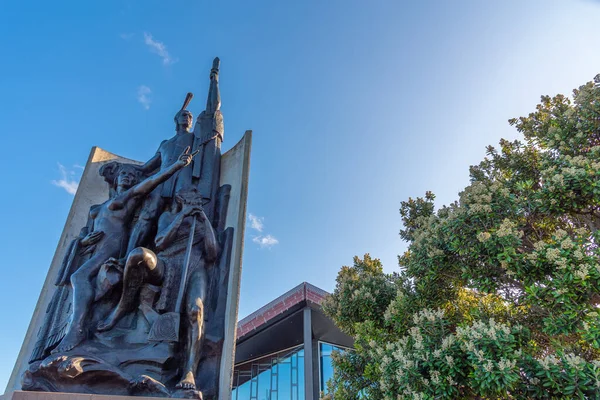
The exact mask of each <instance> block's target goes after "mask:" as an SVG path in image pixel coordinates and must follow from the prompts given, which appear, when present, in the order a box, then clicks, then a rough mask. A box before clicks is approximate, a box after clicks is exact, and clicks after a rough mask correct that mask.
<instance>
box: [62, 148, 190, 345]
mask: <svg viewBox="0 0 600 400" xmlns="http://www.w3.org/2000/svg"><path fill="white" fill-rule="evenodd" d="M194 155H195V153H193V154H190V148H189V147H188V148H186V149H184V150H183V151H182V152H181V155H180V156H179V158H178V160H177V161H176V162H174V163H173V164H171V165H170V166H169V167H168V168H165V169H162V170H161V171H160V172H159V173H157V174H155V175H153V176H151V177H149V178H147V179H145V180H144V181H142V182H140V183H137V181H138V173H139V171H138V169H137V168H136V167H135V166H133V165H130V164H118V163H109V164H106V165H104V166H103V167H102V169H101V171H100V173H101V174H102V175H105V173H106V169H111V170H113V171H112V172H113V175H114V176H115V186H116V191H115V192H116V193H115V195H114V197H112V198H111V199H109V200H107V201H106V202H104V203H103V204H101V205H100V206H98V207H96V208H94V209H92V211H91V212H90V218H91V219H92V229H91V232H90V233H89V234H88V235H87V236H86V237H85V238H84V239H83V240H82V243H85V244H86V245H92V244H94V245H95V250H94V254H93V255H92V256H91V258H90V259H89V260H87V261H86V262H85V263H83V264H82V265H81V266H80V267H79V269H78V270H77V271H76V272H75V273H73V275H71V284H72V286H73V314H72V317H71V322H70V324H69V328H68V329H67V333H66V335H65V337H64V338H63V339H62V341H61V343H60V345H59V346H58V348H57V351H58V352H60V353H62V352H66V351H69V350H71V349H73V348H74V347H75V346H77V345H78V344H79V343H81V342H82V341H83V340H84V339H86V338H87V335H88V329H87V326H86V322H87V319H88V316H89V313H90V306H91V305H92V302H93V301H94V294H95V293H94V284H93V281H94V279H95V277H96V276H97V275H98V272H99V270H100V268H101V266H102V264H103V263H104V262H106V261H107V259H109V258H111V257H119V255H120V253H121V251H122V249H123V248H124V247H125V246H126V245H127V240H128V237H129V235H128V233H129V225H130V224H131V221H132V219H133V216H134V212H135V210H136V208H137V207H138V206H139V205H140V203H141V202H142V200H143V199H144V197H146V196H147V195H148V194H149V193H150V192H152V191H153V190H154V189H155V188H156V187H157V186H158V185H160V184H161V183H163V182H165V181H166V180H167V179H169V178H170V177H171V176H173V174H175V173H176V172H177V171H179V170H181V169H182V168H184V167H185V166H187V165H189V164H190V162H191V161H192V158H193V156H194Z"/></svg>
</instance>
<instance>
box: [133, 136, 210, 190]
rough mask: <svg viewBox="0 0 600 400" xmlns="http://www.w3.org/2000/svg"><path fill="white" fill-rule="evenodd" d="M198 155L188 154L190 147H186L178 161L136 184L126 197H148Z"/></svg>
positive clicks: (194, 153)
mask: <svg viewBox="0 0 600 400" xmlns="http://www.w3.org/2000/svg"><path fill="white" fill-rule="evenodd" d="M198 153H199V151H195V152H193V153H191V154H190V147H189V146H188V147H187V148H186V149H185V150H184V151H183V153H181V155H180V156H179V159H178V160H177V161H175V162H174V163H173V164H171V165H170V166H169V167H168V168H166V169H164V170H162V171H160V172H158V173H156V174H154V175H152V176H151V177H149V178H148V179H145V180H143V181H142V182H140V183H138V184H137V185H135V186H134V187H132V188H131V189H130V190H128V191H127V194H129V196H128V197H133V196H146V195H148V194H149V193H150V192H151V191H153V190H154V189H156V187H157V186H158V185H160V184H161V183H163V182H164V181H166V180H167V179H169V178H170V177H171V176H173V175H174V174H175V172H177V171H179V170H180V169H182V168H183V167H186V166H187V165H189V164H190V163H191V162H192V158H193V157H194V156H195V155H196V154H198ZM125 201H126V200H125Z"/></svg>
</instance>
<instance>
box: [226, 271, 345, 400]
mask: <svg viewBox="0 0 600 400" xmlns="http://www.w3.org/2000/svg"><path fill="white" fill-rule="evenodd" d="M327 295H328V293H327V292H325V291H324V290H322V289H319V288H318V287H316V286H313V285H311V284H309V283H306V282H304V283H302V284H300V285H298V286H296V287H295V288H293V289H292V290H290V291H288V292H286V293H284V294H283V295H281V296H280V297H278V298H277V299H275V300H273V301H271V302H270V303H268V304H267V305H265V306H263V307H262V308H260V309H259V310H257V311H255V312H253V313H252V314H250V315H248V316H247V317H246V318H244V319H242V320H241V321H239V323H238V330H237V345H236V352H235V369H234V372H233V391H232V400H317V399H319V397H320V393H322V392H323V393H325V392H326V391H327V388H326V382H327V380H329V378H331V376H332V375H333V368H332V365H331V352H332V351H333V350H336V349H337V350H344V349H348V348H351V347H352V344H353V339H352V338H351V337H350V336H348V335H346V334H344V333H342V332H341V331H340V330H339V329H338V328H337V327H336V326H335V325H334V323H333V321H331V320H330V319H329V318H328V317H327V316H325V314H324V313H323V311H322V310H321V306H320V304H321V302H322V301H323V299H324V298H325V296H327Z"/></svg>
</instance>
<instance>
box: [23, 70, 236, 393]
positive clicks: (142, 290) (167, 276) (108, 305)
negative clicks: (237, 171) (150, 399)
mask: <svg viewBox="0 0 600 400" xmlns="http://www.w3.org/2000/svg"><path fill="white" fill-rule="evenodd" d="M218 68H219V59H218V58H216V59H215V61H214V62H213V68H212V69H211V74H210V89H209V95H208V100H207V106H206V110H205V111H203V112H202V113H201V114H200V116H199V118H198V121H197V123H196V126H195V128H194V132H193V133H191V127H192V121H193V117H192V114H191V113H190V112H189V111H188V110H187V109H186V108H187V106H188V105H189V103H190V101H191V99H192V97H193V96H192V94H191V93H188V94H187V96H186V99H185V101H184V103H183V106H182V107H181V109H180V110H179V112H177V114H176V115H175V124H176V134H175V136H173V137H172V138H170V139H168V140H165V141H163V142H162V143H161V145H160V146H159V149H158V151H157V153H156V155H155V156H154V157H152V158H151V159H150V160H149V161H148V162H147V163H146V164H144V165H142V166H136V165H133V164H121V163H116V162H110V163H107V164H105V165H103V166H102V167H101V169H100V174H101V175H102V176H103V177H104V178H105V180H106V181H107V182H108V184H109V188H110V193H111V196H110V199H109V200H107V201H106V202H104V203H103V204H100V205H96V206H93V207H91V209H90V215H89V220H88V224H87V226H86V227H84V228H83V229H82V230H81V234H80V236H79V237H78V238H76V239H75V240H73V242H72V243H71V245H70V247H69V250H68V252H67V255H66V257H65V259H64V262H63V266H62V268H61V271H60V272H59V276H58V277H57V279H56V286H57V290H56V293H55V295H54V297H53V299H52V301H51V303H50V305H49V307H48V310H47V314H46V320H45V321H44V324H43V325H42V328H41V329H40V332H39V336H38V342H37V343H36V346H35V349H34V351H33V353H32V355H31V358H30V367H29V370H28V371H27V372H26V373H25V375H24V377H23V389H24V390H43V391H65V392H78V393H102V394H114V395H151V396H160V397H185V398H195V399H200V398H202V397H203V395H204V398H205V399H214V398H216V396H218V380H219V379H218V378H219V377H218V374H219V372H218V371H219V365H220V362H221V353H222V346H223V341H224V325H225V322H224V316H225V304H226V296H227V290H228V287H227V284H228V283H227V282H228V274H229V269H228V265H229V262H230V257H231V254H232V247H231V246H232V243H233V237H234V236H233V228H225V225H226V224H225V216H226V215H227V207H228V202H229V193H230V190H231V187H230V186H229V185H223V186H220V179H219V178H220V165H221V152H220V146H221V141H222V140H223V119H222V115H221V112H220V105H221V99H220V93H219V87H218V71H219V70H218ZM196 155H197V156H196ZM194 156H196V157H195V158H194ZM150 173H154V175H152V176H150V177H147V178H144V177H146V176H147V175H149V174H150ZM152 237H154V241H152V240H151V238H152ZM180 322H181V323H180Z"/></svg>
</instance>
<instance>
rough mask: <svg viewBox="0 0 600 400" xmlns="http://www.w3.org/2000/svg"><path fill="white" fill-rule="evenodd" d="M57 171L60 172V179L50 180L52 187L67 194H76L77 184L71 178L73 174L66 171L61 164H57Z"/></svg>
mask: <svg viewBox="0 0 600 400" xmlns="http://www.w3.org/2000/svg"><path fill="white" fill-rule="evenodd" d="M58 170H59V171H60V176H61V178H60V179H59V180H52V181H51V183H52V184H53V185H54V186H58V187H60V188H63V189H65V191H66V192H67V193H69V194H75V193H76V192H77V187H78V186H79V182H78V181H77V180H75V178H73V176H74V175H75V172H74V171H67V169H66V168H65V166H64V165H62V164H61V163H58Z"/></svg>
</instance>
